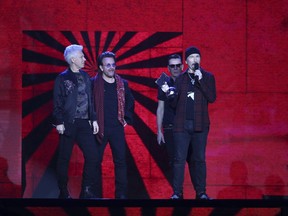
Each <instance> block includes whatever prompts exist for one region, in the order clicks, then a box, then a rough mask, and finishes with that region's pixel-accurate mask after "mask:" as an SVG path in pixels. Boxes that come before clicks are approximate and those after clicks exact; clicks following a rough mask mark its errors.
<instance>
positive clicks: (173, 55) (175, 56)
mask: <svg viewBox="0 0 288 216" xmlns="http://www.w3.org/2000/svg"><path fill="white" fill-rule="evenodd" d="M170 59H180V61H181V62H182V58H181V56H180V55H179V54H172V55H170V56H169V57H168V65H169V61H170Z"/></svg>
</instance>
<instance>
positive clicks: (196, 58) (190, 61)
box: [186, 53, 201, 70]
mask: <svg viewBox="0 0 288 216" xmlns="http://www.w3.org/2000/svg"><path fill="white" fill-rule="evenodd" d="M200 60H201V57H200V55H199V54H198V53H194V54H191V55H189V56H188V57H187V59H186V64H187V65H188V67H189V68H190V69H192V70H194V64H195V63H198V64H199V66H200Z"/></svg>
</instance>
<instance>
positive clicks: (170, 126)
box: [163, 124, 173, 129]
mask: <svg viewBox="0 0 288 216" xmlns="http://www.w3.org/2000/svg"><path fill="white" fill-rule="evenodd" d="M171 128H173V124H165V125H163V129H171Z"/></svg>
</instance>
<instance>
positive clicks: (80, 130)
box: [57, 119, 98, 189]
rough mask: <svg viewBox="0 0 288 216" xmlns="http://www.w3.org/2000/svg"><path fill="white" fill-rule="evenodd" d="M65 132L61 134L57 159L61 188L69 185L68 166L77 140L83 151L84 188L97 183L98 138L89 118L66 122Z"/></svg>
mask: <svg viewBox="0 0 288 216" xmlns="http://www.w3.org/2000/svg"><path fill="white" fill-rule="evenodd" d="M64 126H65V133H64V134H63V135H60V142H59V155H58V161H57V175H58V185H59V188H60V189H61V188H65V187H67V183H68V168H69V162H70V158H71V154H72V150H73V146H74V143H75V142H76V143H77V144H78V146H79V148H80V149H81V151H82V152H83V156H84V168H83V174H82V188H83V187H86V186H92V185H93V184H95V180H96V171H97V159H98V155H97V149H96V139H95V136H94V135H93V131H92V128H91V126H90V124H89V122H88V120H84V119H75V122H74V124H65V125H64Z"/></svg>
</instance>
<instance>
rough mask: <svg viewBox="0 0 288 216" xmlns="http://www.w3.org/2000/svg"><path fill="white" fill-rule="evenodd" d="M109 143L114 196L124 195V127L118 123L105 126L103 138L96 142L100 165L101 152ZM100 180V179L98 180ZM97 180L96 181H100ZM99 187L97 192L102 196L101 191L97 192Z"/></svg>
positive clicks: (125, 177)
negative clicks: (113, 177)
mask: <svg viewBox="0 0 288 216" xmlns="http://www.w3.org/2000/svg"><path fill="white" fill-rule="evenodd" d="M108 142H109V144H110V147H111V151H112V156H113V162H114V172H115V198H119V197H123V196H124V197H126V194H127V184H128V180H127V162H126V148H127V145H126V140H125V134H124V127H123V126H122V125H120V124H119V126H117V127H111V128H105V129H104V138H103V140H102V143H98V142H97V148H98V152H99V155H100V157H99V163H100V165H101V163H102V161H103V154H104V151H105V148H106V146H107V144H108ZM97 168H98V171H97V175H98V177H97V178H98V179H101V176H99V175H101V170H100V169H101V166H97ZM100 181H101V180H100ZM100 181H97V182H100ZM99 190H101V188H99V187H98V191H97V194H100V196H102V194H101V193H102V192H99Z"/></svg>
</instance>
